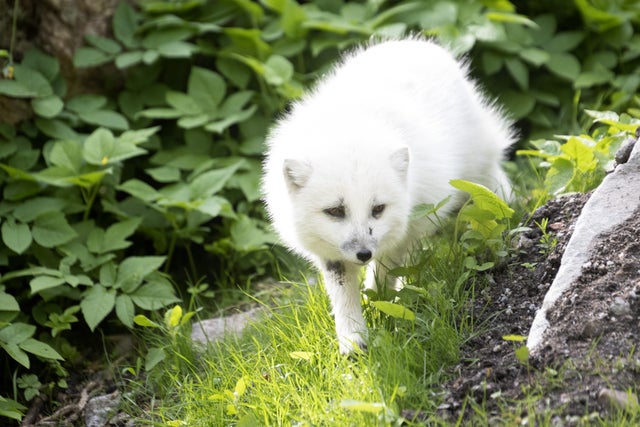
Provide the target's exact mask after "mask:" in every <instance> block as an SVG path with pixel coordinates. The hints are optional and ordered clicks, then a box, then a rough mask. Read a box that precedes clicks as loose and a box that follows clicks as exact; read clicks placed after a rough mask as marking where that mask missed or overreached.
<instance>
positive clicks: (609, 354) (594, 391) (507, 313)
mask: <svg viewBox="0 0 640 427" xmlns="http://www.w3.org/2000/svg"><path fill="white" fill-rule="evenodd" d="M588 198H589V195H588V194H587V195H571V196H565V197H562V198H559V199H555V200H552V201H550V202H549V203H548V204H547V205H545V206H543V207H541V208H539V209H538V210H537V211H536V212H535V213H534V214H533V215H532V217H531V218H530V220H529V221H528V223H527V224H526V225H527V226H528V227H529V228H530V231H528V232H525V233H524V234H523V235H522V237H521V239H520V242H519V254H518V255H517V256H516V257H515V258H514V259H513V260H512V261H511V262H510V264H509V265H508V266H507V268H504V269H503V270H502V271H499V272H495V273H494V274H493V282H494V283H493V284H492V286H489V287H488V288H487V289H485V290H484V291H483V292H482V293H481V295H479V296H478V297H477V299H476V304H475V310H476V313H481V314H480V315H479V316H476V319H477V321H478V322H479V324H482V325H484V327H485V328H486V329H484V330H483V331H482V332H481V333H480V334H478V335H477V336H476V337H475V338H473V339H471V340H470V341H469V342H468V343H467V344H466V345H465V347H464V348H463V349H462V352H463V357H462V360H463V362H462V363H460V364H458V365H457V366H456V367H455V369H454V372H453V373H454V377H455V379H454V380H453V381H451V382H450V383H448V384H447V385H446V386H445V390H444V395H445V399H444V403H443V404H442V405H441V406H440V412H441V414H442V415H444V416H445V417H451V419H453V420H455V419H459V418H458V417H460V416H461V413H462V417H463V419H465V418H466V419H469V418H468V417H470V416H471V415H472V413H473V412H474V411H475V409H477V408H482V412H484V413H487V414H488V421H489V425H492V426H493V425H514V423H515V421H516V420H520V422H521V423H522V425H535V424H536V421H538V422H539V421H540V420H547V421H550V422H551V424H552V425H561V426H571V425H591V423H593V422H596V421H597V420H604V419H606V418H607V416H608V415H609V414H611V413H612V412H614V411H621V410H622V411H629V412H634V411H635V412H636V413H637V411H638V409H637V398H636V397H635V396H637V392H638V387H639V386H638V385H639V384H640V355H638V354H636V352H635V350H636V346H637V345H638V344H639V343H640V323H639V319H640V280H639V279H640V237H639V235H638V230H639V227H640V212H637V214H634V215H632V216H631V217H630V218H629V220H627V221H626V222H625V223H623V224H621V225H620V226H618V227H615V228H614V229H612V230H610V231H609V232H607V233H606V234H604V235H601V236H599V237H598V239H597V243H596V244H595V247H594V248H593V253H592V256H591V259H590V261H589V262H587V263H585V264H584V265H583V266H582V272H581V276H580V277H579V279H578V281H577V283H576V286H575V287H574V288H573V290H572V291H570V292H568V293H567V294H566V295H563V296H562V297H561V298H560V300H559V303H558V304H557V306H556V307H555V308H554V309H553V310H552V311H551V313H550V314H549V320H550V322H551V324H552V325H553V329H552V330H551V332H550V333H548V334H547V336H546V339H545V341H544V347H543V349H542V350H541V351H539V352H538V353H537V354H535V355H533V356H532V357H530V358H529V361H528V363H527V362H525V363H523V362H521V361H519V360H518V359H517V357H516V354H515V350H516V348H518V347H519V346H522V345H523V343H517V342H513V341H507V340H505V339H503V337H504V336H506V335H521V336H525V337H526V336H527V335H528V333H529V327H530V325H531V322H532V320H533V318H534V316H535V313H536V310H538V309H539V307H540V306H541V304H542V300H543V298H544V295H545V293H546V291H547V289H548V288H549V286H550V284H551V282H552V281H553V279H554V277H555V275H556V272H557V271H558V268H559V266H560V261H561V257H562V254H563V252H564V249H565V247H566V245H567V243H568V241H569V238H570V237H571V234H572V232H573V227H574V224H575V222H576V220H577V218H578V216H579V214H580V212H581V210H582V208H583V206H584V204H585V203H586V201H587V200H588ZM545 218H547V219H548V225H547V227H546V229H547V236H546V237H544V235H543V233H542V232H541V230H540V227H538V226H537V225H536V223H537V224H541V223H542V221H543V220H544V219H545ZM545 240H546V242H547V243H546V244H545V243H541V242H543V241H545ZM554 240H555V243H554ZM525 398H527V399H528V402H529V404H527V405H522V404H520V405H513V402H514V401H516V400H522V399H525ZM518 424H519V423H518Z"/></svg>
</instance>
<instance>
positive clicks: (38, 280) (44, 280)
mask: <svg viewBox="0 0 640 427" xmlns="http://www.w3.org/2000/svg"><path fill="white" fill-rule="evenodd" d="M65 282H66V279H65V278H64V277H52V276H36V277H34V278H33V279H31V281H30V282H29V287H30V288H31V293H32V294H34V295H35V294H37V293H38V292H41V291H44V290H45V289H52V288H55V287H58V286H60V285H62V284H63V283H65Z"/></svg>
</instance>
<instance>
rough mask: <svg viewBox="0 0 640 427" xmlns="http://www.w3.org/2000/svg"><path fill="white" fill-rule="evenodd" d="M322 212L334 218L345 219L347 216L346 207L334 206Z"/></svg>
mask: <svg viewBox="0 0 640 427" xmlns="http://www.w3.org/2000/svg"><path fill="white" fill-rule="evenodd" d="M322 212H324V213H325V214H326V215H328V216H330V217H333V218H344V217H345V216H346V212H345V209H344V206H334V207H332V208H327V209H324V210H323V211H322Z"/></svg>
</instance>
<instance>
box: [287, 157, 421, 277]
mask: <svg viewBox="0 0 640 427" xmlns="http://www.w3.org/2000/svg"><path fill="white" fill-rule="evenodd" d="M382 151H383V152H382V153H381V152H369V153H362V154H360V155H358V156H348V155H345V156H332V155H330V154H332V153H327V155H326V156H322V158H318V156H314V158H313V160H308V159H307V160H304V159H293V158H290V159H285V160H284V164H283V170H282V172H283V174H284V179H285V182H286V185H287V189H288V191H289V195H290V198H291V202H292V208H293V218H294V220H293V221H294V224H293V225H294V227H295V229H296V233H297V236H298V238H299V241H300V243H301V244H302V245H303V246H304V248H305V249H306V250H307V251H309V252H310V253H312V254H314V255H316V256H317V257H319V258H321V259H323V260H327V261H338V260H339V261H346V262H351V263H355V264H360V265H364V264H366V263H368V262H369V261H370V260H372V259H376V258H378V257H379V256H381V255H383V254H384V253H385V252H386V251H389V250H392V249H393V248H394V247H395V246H396V245H397V244H398V243H399V242H400V241H402V240H403V239H404V238H405V234H406V230H407V226H408V220H409V213H410V210H411V207H410V196H409V191H408V184H407V182H408V173H409V161H410V159H409V149H408V148H407V147H402V148H399V149H395V150H394V151H391V150H382ZM333 154H335V153H333Z"/></svg>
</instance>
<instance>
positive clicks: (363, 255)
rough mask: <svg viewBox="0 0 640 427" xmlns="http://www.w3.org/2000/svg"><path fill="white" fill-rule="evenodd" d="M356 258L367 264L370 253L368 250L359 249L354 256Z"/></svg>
mask: <svg viewBox="0 0 640 427" xmlns="http://www.w3.org/2000/svg"><path fill="white" fill-rule="evenodd" d="M356 258H358V259H359V260H360V261H362V262H367V261H369V260H370V259H371V251H370V250H369V249H360V250H359V251H358V253H357V254H356Z"/></svg>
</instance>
